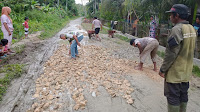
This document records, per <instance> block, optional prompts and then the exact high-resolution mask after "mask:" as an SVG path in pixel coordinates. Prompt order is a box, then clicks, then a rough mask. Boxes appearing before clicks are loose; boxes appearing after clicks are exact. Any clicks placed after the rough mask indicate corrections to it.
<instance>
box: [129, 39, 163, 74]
mask: <svg viewBox="0 0 200 112" xmlns="http://www.w3.org/2000/svg"><path fill="white" fill-rule="evenodd" d="M130 45H132V46H134V47H138V48H139V51H140V63H139V65H138V66H137V67H135V69H138V70H143V63H144V62H145V59H146V58H147V56H149V55H151V59H152V62H153V64H154V69H153V70H154V71H156V70H157V68H156V53H157V50H158V46H159V43H158V41H157V40H156V39H154V38H150V37H144V38H138V39H131V41H130Z"/></svg>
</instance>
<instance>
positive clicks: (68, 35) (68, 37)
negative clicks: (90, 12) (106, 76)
mask: <svg viewBox="0 0 200 112" xmlns="http://www.w3.org/2000/svg"><path fill="white" fill-rule="evenodd" d="M73 35H76V37H79V36H81V35H82V34H80V33H79V32H69V33H67V34H66V37H67V39H73Z"/></svg>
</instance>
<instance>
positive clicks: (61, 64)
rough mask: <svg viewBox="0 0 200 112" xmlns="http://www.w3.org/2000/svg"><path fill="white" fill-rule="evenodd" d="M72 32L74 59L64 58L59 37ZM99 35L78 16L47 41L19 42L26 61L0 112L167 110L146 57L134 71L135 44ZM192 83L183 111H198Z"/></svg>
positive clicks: (198, 97) (159, 82)
mask: <svg viewBox="0 0 200 112" xmlns="http://www.w3.org/2000/svg"><path fill="white" fill-rule="evenodd" d="M74 30H75V31H78V32H82V33H83V34H84V39H83V40H82V41H81V47H78V49H79V54H80V57H79V58H77V60H70V56H69V55H68V50H69V44H68V42H67V41H63V40H60V39H59V35H60V34H61V33H66V32H69V31H74ZM100 37H101V38H102V41H101V42H99V41H97V40H95V38H92V39H89V38H88V37H87V32H86V31H85V30H84V29H83V28H82V27H81V18H78V19H76V20H73V21H71V22H70V23H69V24H68V25H67V26H66V27H65V28H63V30H61V31H60V32H59V33H58V34H56V35H55V36H54V37H52V38H50V39H48V40H43V41H42V40H39V39H35V37H33V38H32V39H33V41H28V42H25V43H24V44H26V48H25V51H24V52H23V54H22V55H21V57H20V56H18V58H19V60H20V63H24V64H27V66H26V70H27V72H26V73H25V74H23V75H22V77H21V78H18V79H15V80H14V81H12V84H11V86H10V87H9V89H8V91H7V93H6V95H5V96H4V98H3V101H2V102H1V104H0V112H167V100H166V98H165V97H164V95H163V79H162V78H161V77H160V76H159V75H158V73H157V72H154V71H153V70H152V69H153V66H152V62H151V61H150V59H147V60H146V64H145V65H144V67H145V68H144V70H143V71H137V70H134V69H133V68H134V66H135V65H136V64H137V62H138V61H139V51H138V49H137V48H133V47H131V46H130V45H129V43H127V42H124V41H122V40H119V39H117V38H109V37H108V35H106V34H100ZM19 60H18V61H19ZM14 61H15V60H14V59H13V60H12V62H11V61H10V63H14ZM161 63H162V59H161V58H158V65H161ZM192 81H196V82H198V81H199V80H198V79H196V78H195V79H193V80H192ZM195 84H196V83H193V82H191V87H190V89H189V103H188V112H200V89H199V88H197V87H196V86H193V85H195Z"/></svg>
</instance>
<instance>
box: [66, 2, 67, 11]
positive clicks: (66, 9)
mask: <svg viewBox="0 0 200 112" xmlns="http://www.w3.org/2000/svg"><path fill="white" fill-rule="evenodd" d="M66 11H67V0H66Z"/></svg>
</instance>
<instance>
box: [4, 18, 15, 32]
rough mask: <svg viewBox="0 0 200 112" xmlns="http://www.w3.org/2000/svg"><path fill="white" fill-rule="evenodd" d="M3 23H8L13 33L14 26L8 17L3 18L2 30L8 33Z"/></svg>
mask: <svg viewBox="0 0 200 112" xmlns="http://www.w3.org/2000/svg"><path fill="white" fill-rule="evenodd" d="M3 23H7V25H8V28H9V30H10V31H11V32H12V31H13V30H14V28H13V24H12V23H11V21H10V19H9V18H8V17H7V16H6V15H2V16H1V29H2V31H3V32H4V31H7V30H6V28H5V26H4V25H3Z"/></svg>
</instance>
